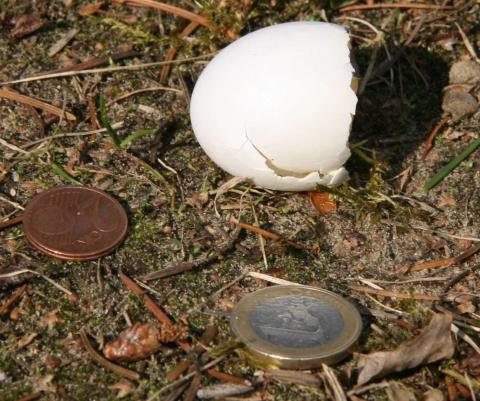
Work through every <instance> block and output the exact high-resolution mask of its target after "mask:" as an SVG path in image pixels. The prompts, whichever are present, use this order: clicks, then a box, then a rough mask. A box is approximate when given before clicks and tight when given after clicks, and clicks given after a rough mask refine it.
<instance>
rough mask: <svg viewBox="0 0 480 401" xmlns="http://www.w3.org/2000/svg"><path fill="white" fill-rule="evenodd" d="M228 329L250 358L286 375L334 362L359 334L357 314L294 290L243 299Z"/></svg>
mask: <svg viewBox="0 0 480 401" xmlns="http://www.w3.org/2000/svg"><path fill="white" fill-rule="evenodd" d="M230 324H231V327H232V330H233V332H234V333H235V335H236V336H237V337H238V338H239V339H240V340H241V341H242V342H243V343H244V344H245V345H246V346H247V348H248V349H249V350H250V351H251V352H252V353H253V354H254V355H256V356H257V357H258V358H260V359H261V360H263V361H265V362H267V363H271V364H273V365H276V366H279V367H282V368H287V369H310V368H314V367H318V366H321V364H322V363H327V364H329V363H335V362H338V361H339V360H341V359H342V358H344V357H345V356H347V355H348V353H349V350H350V348H351V347H352V345H353V344H354V343H355V342H356V341H357V339H358V337H359V336H360V332H361V329H362V320H361V318H360V314H359V313H358V311H357V309H356V308H355V307H354V306H353V305H352V304H351V303H350V302H349V301H347V300H346V299H345V298H343V297H341V296H339V295H337V294H334V293H333V292H330V291H327V290H323V289H319V288H313V287H306V286H300V285H298V286H297V285H279V286H274V287H268V288H264V289H262V290H259V291H256V292H254V293H251V294H249V295H247V296H245V297H244V298H243V299H242V300H241V301H240V302H239V303H238V304H237V305H236V307H235V309H234V311H233V313H232V317H231V320H230Z"/></svg>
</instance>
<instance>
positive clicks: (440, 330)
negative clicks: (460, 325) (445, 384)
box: [357, 313, 455, 385]
mask: <svg viewBox="0 0 480 401" xmlns="http://www.w3.org/2000/svg"><path fill="white" fill-rule="evenodd" d="M451 325H452V316H451V315H450V314H443V313H437V314H435V315H433V317H432V320H431V321H430V323H429V324H428V326H427V327H425V328H424V329H423V331H422V333H421V334H420V335H418V336H417V337H415V338H414V339H413V340H412V341H409V342H406V343H404V344H402V345H400V346H399V347H398V348H397V349H395V350H393V351H380V352H373V353H371V354H359V356H358V357H359V360H358V367H359V368H360V369H361V371H360V374H359V376H358V380H357V384H358V385H363V384H365V383H368V382H369V381H371V380H372V379H377V378H380V377H383V376H386V375H388V374H389V373H393V372H402V371H404V370H407V369H413V368H415V367H417V366H420V365H425V364H428V363H431V362H435V361H438V360H440V359H444V358H450V357H451V356H452V355H453V353H454V351H455V346H454V343H453V340H452V336H451V334H450V329H451Z"/></svg>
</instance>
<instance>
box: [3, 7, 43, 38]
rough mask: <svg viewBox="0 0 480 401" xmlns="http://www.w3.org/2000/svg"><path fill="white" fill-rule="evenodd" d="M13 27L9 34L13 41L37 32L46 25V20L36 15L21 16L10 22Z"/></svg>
mask: <svg viewBox="0 0 480 401" xmlns="http://www.w3.org/2000/svg"><path fill="white" fill-rule="evenodd" d="M11 22H12V23H13V24H14V26H13V29H12V31H11V33H10V36H11V37H12V38H15V39H20V38H23V37H24V36H27V35H30V34H31V33H33V32H35V31H37V30H39V29H40V28H41V27H43V26H44V25H45V24H46V22H47V21H46V20H44V19H43V18H42V17H40V16H39V15H38V14H35V13H32V14H23V15H21V16H19V17H17V18H14V19H12V21H11Z"/></svg>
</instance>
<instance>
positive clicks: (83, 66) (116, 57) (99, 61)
mask: <svg viewBox="0 0 480 401" xmlns="http://www.w3.org/2000/svg"><path fill="white" fill-rule="evenodd" d="M142 54H143V53H141V52H137V51H135V50H128V51H126V52H119V53H114V54H112V55H111V56H104V57H95V58H92V59H90V60H87V61H84V62H83V63H78V64H74V65H71V66H68V67H64V68H59V69H58V70H52V71H48V72H46V73H42V75H43V74H58V73H63V72H72V71H82V70H88V69H91V68H95V67H99V66H101V65H103V64H107V63H109V62H110V60H113V61H120V60H124V59H126V58H132V57H138V56H141V55H142Z"/></svg>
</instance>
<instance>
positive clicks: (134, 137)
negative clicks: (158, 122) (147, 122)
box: [120, 128, 155, 148]
mask: <svg viewBox="0 0 480 401" xmlns="http://www.w3.org/2000/svg"><path fill="white" fill-rule="evenodd" d="M153 134H155V130H154V129H152V128H145V129H139V130H137V131H135V132H134V133H133V134H130V135H129V136H127V137H126V138H125V139H123V140H122V141H121V142H120V147H121V148H126V147H127V146H128V145H129V144H130V143H131V142H133V141H135V140H137V139H139V138H141V137H143V136H148V135H153Z"/></svg>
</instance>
